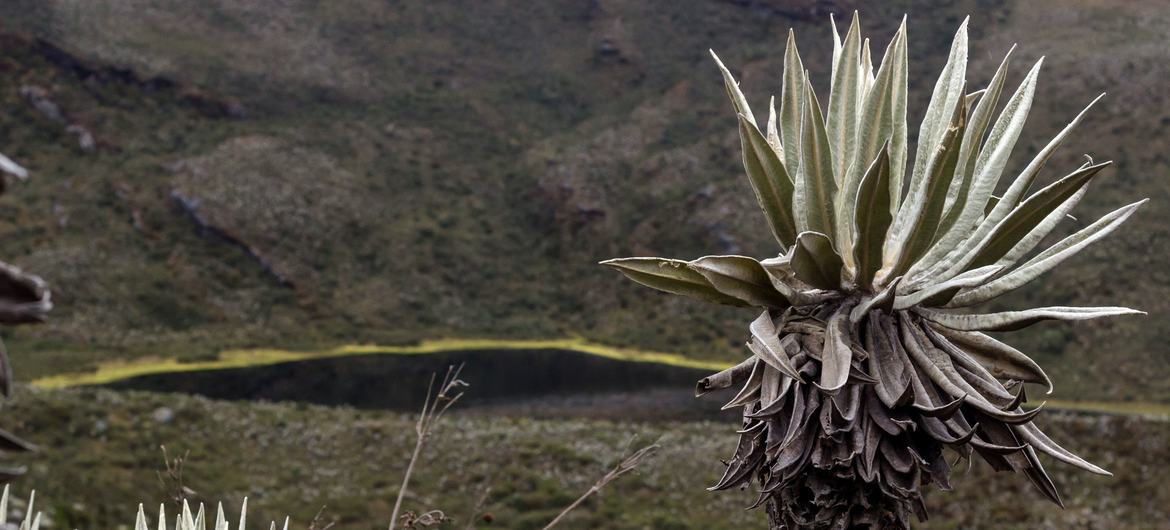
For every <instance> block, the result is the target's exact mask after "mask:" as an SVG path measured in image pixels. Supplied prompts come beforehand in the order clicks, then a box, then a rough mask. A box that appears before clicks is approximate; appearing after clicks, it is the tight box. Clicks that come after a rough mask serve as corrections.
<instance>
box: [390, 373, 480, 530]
mask: <svg viewBox="0 0 1170 530" xmlns="http://www.w3.org/2000/svg"><path fill="white" fill-rule="evenodd" d="M462 371H463V365H462V364H460V365H459V367H458V368H456V367H454V366H450V367H448V368H447V375H446V376H445V377H443V384H442V385H440V386H439V392H438V393H437V394H435V395H434V397H433V398H432V397H431V392H432V391H433V390H434V387H435V374H431V382H430V384H428V385H427V396H426V399H425V400H424V401H423V407H422V412H420V413H419V415H418V422H417V423H416V424H415V426H414V432H415V434H417V435H418V439H417V441H415V444H414V452H413V453H411V455H410V462H409V463H408V464H407V465H406V472H405V473H403V475H402V487H400V488H398V498H397V499H395V500H394V511H393V512H392V513H391V515H390V529H389V530H394V527H395V526H396V525H397V524H398V513H399V511H400V510H401V509H402V499H403V498H405V497H406V490H407V487H408V486H409V485H410V476H411V475H412V474H413V473H414V465H415V464H416V463H418V458H419V455H421V454H422V449H423V446H424V445H425V444H426V440H427V437H428V436H429V435H430V434H431V429H433V428H434V426H435V424H436V423H438V421H439V420H440V419H442V417H443V414H444V413H445V412H447V409H449V408H451V405H454V404H455V402H456V401H459V398H461V397H463V391H462V390H461V389H462V388H466V387H467V386H468V385H467V383H466V382H464V381H463V380H462V379H459V374H460V372H462Z"/></svg>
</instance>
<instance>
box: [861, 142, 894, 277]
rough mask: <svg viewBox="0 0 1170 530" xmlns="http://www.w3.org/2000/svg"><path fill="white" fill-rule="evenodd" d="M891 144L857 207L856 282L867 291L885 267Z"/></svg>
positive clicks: (871, 172) (867, 180) (873, 169)
mask: <svg viewBox="0 0 1170 530" xmlns="http://www.w3.org/2000/svg"><path fill="white" fill-rule="evenodd" d="M888 147H889V144H888V143H887V145H886V148H885V149H882V150H881V151H880V152H879V154H878V156H877V159H876V160H874V162H873V164H871V165H870V167H869V171H866V172H865V177H864V178H862V179H861V186H860V188H859V190H858V192H857V203H856V206H855V207H854V208H853V214H854V222H853V225H854V226H855V227H856V228H855V230H856V231H855V232H854V236H853V240H854V243H853V258H854V262H855V263H856V270H857V278H856V280H855V281H856V282H857V284H858V285H859V286H861V287H863V288H869V287H870V286H871V285H872V284H873V276H874V273H876V272H877V271H878V270H879V269H881V267H882V245H883V243H884V242H885V240H886V232H887V231H888V230H889V228H890V223H891V222H892V221H893V216H892V215H890V209H889V205H890V200H891V198H890V186H889V184H890V156H889V149H888Z"/></svg>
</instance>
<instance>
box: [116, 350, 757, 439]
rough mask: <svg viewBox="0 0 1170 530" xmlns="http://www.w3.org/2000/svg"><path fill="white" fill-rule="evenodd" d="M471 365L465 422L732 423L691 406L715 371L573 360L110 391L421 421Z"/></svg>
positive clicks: (140, 385) (249, 373) (344, 363)
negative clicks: (481, 418) (421, 413)
mask: <svg viewBox="0 0 1170 530" xmlns="http://www.w3.org/2000/svg"><path fill="white" fill-rule="evenodd" d="M460 363H463V364H464V368H463V375H462V379H463V380H465V381H467V382H468V383H469V384H470V385H471V386H470V387H469V388H468V389H467V392H466V394H465V395H464V396H463V398H461V400H460V404H459V405H457V406H458V407H459V409H460V410H462V411H464V412H465V413H473V414H492V415H496V414H501V415H513V416H521V415H522V416H532V417H566V416H572V417H591V418H610V419H631V420H651V421H653V420H694V419H721V418H723V419H731V418H735V417H737V415H736V411H726V412H720V410H719V408H720V406H721V405H722V404H723V402H724V401H726V400H727V399H729V398H730V395H722V394H720V395H708V396H706V397H704V398H703V399H695V398H694V385H695V381H697V380H698V379H700V378H702V377H704V376H706V375H710V372H709V371H706V370H698V369H693V368H681V367H676V366H669V365H663V364H654V363H641V362H630V361H619V360H614V359H607V358H604V357H598V356H595V355H589V354H585V353H581V352H576V351H566V350H490V351H483V350H474V351H459V352H447V353H437V354H427V355H355V356H352V357H336V358H329V359H315V360H308V361H297V362H289V363H281V364H274V365H267V366H256V367H250V368H232V369H224V370H209V371H201V372H186V373H169V374H153V375H145V376H140V377H135V378H132V379H127V380H123V381H118V382H115V383H111V384H108V385H105V386H107V387H110V388H117V389H133V390H149V391H155V392H181V393H188V394H199V395H203V396H207V397H211V398H216V399H231V400H265V401H302V402H308V403H316V404H321V405H349V406H352V407H357V408H367V409H390V410H400V411H417V410H418V408H419V407H421V406H422V399H423V396H424V395H425V394H426V390H427V384H428V383H429V381H430V378H431V374H432V373H438V374H439V378H440V379H441V378H442V375H443V374H444V373H446V371H447V367H448V366H451V365H459V364H460Z"/></svg>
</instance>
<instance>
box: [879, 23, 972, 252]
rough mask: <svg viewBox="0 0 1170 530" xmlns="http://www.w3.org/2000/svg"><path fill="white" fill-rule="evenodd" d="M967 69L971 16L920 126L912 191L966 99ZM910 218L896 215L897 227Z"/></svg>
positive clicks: (954, 44)
mask: <svg viewBox="0 0 1170 530" xmlns="http://www.w3.org/2000/svg"><path fill="white" fill-rule="evenodd" d="M966 71H967V19H964V20H963V23H962V24H960V25H959V30H958V31H957V32H956V33H955V38H954V40H953V41H952V42H951V51H950V53H949V54H948V56H947V63H946V65H945V66H943V70H942V73H940V74H939V77H938V81H937V82H935V85H934V91H933V92H932V93H931V96H930V103H929V104H928V105H927V107H926V115H925V116H923V118H922V123H921V125H919V128H918V149H917V152H916V154H915V156H914V168H913V170H912V172H911V175H910V193H911V194H913V193H914V192H915V190H916V189H920V188H922V187H923V182H922V181H923V180H925V179H926V177H927V169H929V167H930V165H931V163H930V162H931V157H933V156H934V155H935V153H936V152H937V150H938V147H939V145H940V144H941V143H942V139H943V136H944V135H945V134H946V132H947V130H948V129H949V127H950V125H951V124H952V118H953V116H954V112H955V107H957V106H959V103H960V102H961V101H962V100H963V84H964V81H965V76H966ZM905 222H906V221H904V220H899V218H897V217H896V218H895V219H894V228H895V231H896V232H898V233H901V232H902V231H903V230H904V229H905V228H906V227H905V226H904V224H905Z"/></svg>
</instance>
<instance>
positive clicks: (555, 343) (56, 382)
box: [31, 338, 730, 389]
mask: <svg viewBox="0 0 1170 530" xmlns="http://www.w3.org/2000/svg"><path fill="white" fill-rule="evenodd" d="M546 349H547V350H567V351H575V352H580V353H585V354H589V355H596V356H598V357H605V358H607V359H615V360H620V361H631V362H647V363H657V364H666V365H670V366H679V367H683V368H698V369H702V370H712V371H718V370H722V369H724V368H727V367H728V366H730V364H728V363H726V362H722V361H712V360H700V359H692V358H688V357H684V356H682V355H679V354H676V353H667V352H656V351H646V350H636V349H632V348H618V347H614V346H606V345H603V344H597V343H594V342H589V341H587V340H585V339H582V338H562V339H543V340H502V339H436V340H424V341H422V342H419V343H418V344H412V345H407V346H384V345H375V344H349V345H344V346H339V347H337V348H333V349H329V350H314V351H292V350H282V349H276V348H249V349H233V350H225V351H222V352H220V353H219V355H217V356H216V357H215V359H212V360H208V361H196V362H184V361H180V360H178V359H174V358H163V357H142V358H138V359H133V360H113V361H106V362H102V363H100V364H98V366H97V369H96V370H91V371H87V372H77V373H61V374H54V375H50V376H46V377H41V378H39V379H35V380H33V381H32V383H31V384H32V386H34V387H37V388H49V389H52V388H66V387H72V386H83V385H102V384H106V383H112V382H115V381H121V380H124V379H129V378H132V377H137V376H141V375H150V374H162V373H180V372H199V371H205V370H220V369H224V368H248V367H253V366H266V365H271V364H279V363H286V362H295V361H307V360H313V359H328V358H334V357H349V356H355V355H426V354H433V353H447V352H458V351H475V350H546Z"/></svg>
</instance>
